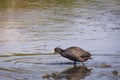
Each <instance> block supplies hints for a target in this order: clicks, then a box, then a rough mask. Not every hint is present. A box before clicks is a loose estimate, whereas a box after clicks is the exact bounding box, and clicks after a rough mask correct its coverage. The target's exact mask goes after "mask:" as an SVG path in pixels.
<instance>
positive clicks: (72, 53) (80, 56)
mask: <svg viewBox="0 0 120 80" xmlns="http://www.w3.org/2000/svg"><path fill="white" fill-rule="evenodd" d="M56 53H59V54H60V55H61V56H63V57H65V58H68V59H70V60H72V61H74V65H76V61H78V62H82V65H83V66H84V62H85V61H87V60H88V59H92V58H91V54H90V53H89V52H87V51H85V50H83V49H81V48H79V47H69V48H67V49H65V50H63V49H61V48H59V47H56V48H54V51H53V54H56Z"/></svg>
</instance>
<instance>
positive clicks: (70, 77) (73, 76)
mask: <svg viewBox="0 0 120 80" xmlns="http://www.w3.org/2000/svg"><path fill="white" fill-rule="evenodd" d="M91 70H92V69H88V68H87V67H85V66H79V67H73V68H69V69H67V70H65V71H63V72H61V76H62V75H64V76H62V77H64V78H66V79H67V80H80V79H84V78H85V77H86V76H88V75H90V72H91ZM65 74H66V76H65Z"/></svg>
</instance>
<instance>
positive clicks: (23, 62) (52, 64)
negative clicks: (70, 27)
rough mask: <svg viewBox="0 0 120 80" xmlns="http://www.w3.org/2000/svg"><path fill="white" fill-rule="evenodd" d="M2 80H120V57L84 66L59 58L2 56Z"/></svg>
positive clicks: (95, 60) (96, 57)
mask: <svg viewBox="0 0 120 80" xmlns="http://www.w3.org/2000/svg"><path fill="white" fill-rule="evenodd" d="M0 59H1V60H0V61H1V62H0V63H1V65H0V80H120V62H119V61H120V55H117V54H116V55H93V60H89V61H87V62H85V66H82V64H81V63H80V62H77V65H76V66H73V62H72V61H70V60H68V59H65V58H63V57H61V56H60V55H50V54H47V55H40V54H37V55H29V56H28V55H24V56H23V55H19V54H18V55H13V56H12V55H11V56H1V58H0Z"/></svg>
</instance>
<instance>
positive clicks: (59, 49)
mask: <svg viewBox="0 0 120 80" xmlns="http://www.w3.org/2000/svg"><path fill="white" fill-rule="evenodd" d="M62 52H63V49H61V48H59V47H56V48H54V50H53V51H52V54H56V53H62Z"/></svg>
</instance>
